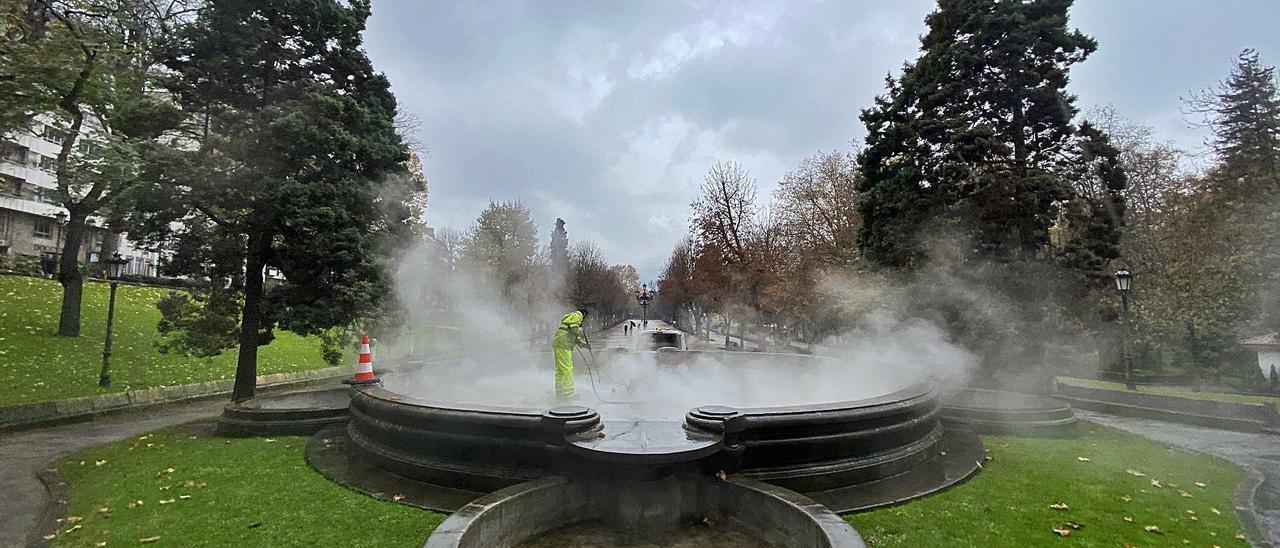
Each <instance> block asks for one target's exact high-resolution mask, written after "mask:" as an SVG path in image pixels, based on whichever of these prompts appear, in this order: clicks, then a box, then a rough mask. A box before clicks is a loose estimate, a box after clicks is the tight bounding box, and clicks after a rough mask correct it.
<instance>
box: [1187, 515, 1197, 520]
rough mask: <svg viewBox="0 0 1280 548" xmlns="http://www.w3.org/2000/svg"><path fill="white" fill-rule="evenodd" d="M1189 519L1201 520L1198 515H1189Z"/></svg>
mask: <svg viewBox="0 0 1280 548" xmlns="http://www.w3.org/2000/svg"><path fill="white" fill-rule="evenodd" d="M1187 519H1189V520H1191V521H1200V518H1199V517H1197V516H1187Z"/></svg>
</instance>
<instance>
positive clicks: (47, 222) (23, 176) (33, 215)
mask: <svg viewBox="0 0 1280 548" xmlns="http://www.w3.org/2000/svg"><path fill="white" fill-rule="evenodd" d="M86 127H87V131H88V132H92V131H94V129H95V128H94V127H92V124H86ZM65 135H66V133H65V131H64V130H62V129H59V128H58V127H57V126H56V125H54V124H53V123H52V120H51V119H49V118H46V117H37V118H36V120H35V121H34V122H33V123H32V125H31V127H30V128H29V129H28V130H26V131H20V132H15V133H13V134H9V135H4V136H3V137H2V138H0V255H3V256H13V255H26V256H32V257H39V256H42V255H45V254H59V253H61V252H62V245H63V243H64V241H63V235H64V225H65V223H66V219H67V210H66V209H65V208H63V207H62V206H61V205H58V203H57V200H56V198H55V196H56V190H57V186H58V185H57V182H56V179H55V176H54V166H55V164H56V158H57V156H58V151H59V150H60V149H61V141H62V139H63V137H64V136H65ZM79 142H80V143H81V145H80V146H82V147H87V146H93V145H92V144H91V143H89V141H88V140H81V141H79ZM89 224H90V226H89V229H88V231H87V232H88V233H87V234H86V236H85V239H84V243H83V245H82V246H81V248H80V256H79V260H80V262H97V261H98V260H99V259H100V254H101V253H102V247H103V243H104V241H105V239H106V238H108V237H109V235H108V233H107V231H106V230H105V229H104V228H102V221H101V219H99V218H96V217H90V218H89ZM118 250H119V253H120V255H121V256H122V257H125V258H126V259H128V260H129V264H128V265H126V268H125V272H126V273H128V274H143V275H148V276H155V275H157V272H156V267H157V265H158V264H159V261H160V254H159V253H156V252H154V251H151V250H146V249H142V248H140V247H138V246H136V245H135V244H133V243H132V242H130V241H129V239H128V238H127V235H126V237H122V238H121V240H120V245H119V249H118Z"/></svg>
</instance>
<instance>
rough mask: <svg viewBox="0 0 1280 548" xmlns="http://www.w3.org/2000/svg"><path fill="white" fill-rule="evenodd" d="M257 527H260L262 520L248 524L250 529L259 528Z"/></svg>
mask: <svg viewBox="0 0 1280 548" xmlns="http://www.w3.org/2000/svg"><path fill="white" fill-rule="evenodd" d="M259 527H262V522H261V521H255V522H253V523H250V524H249V528H250V529H257V528H259Z"/></svg>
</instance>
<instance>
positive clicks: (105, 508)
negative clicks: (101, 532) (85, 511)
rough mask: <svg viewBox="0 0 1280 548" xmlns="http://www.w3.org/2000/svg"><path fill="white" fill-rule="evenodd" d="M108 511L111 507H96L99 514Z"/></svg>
mask: <svg viewBox="0 0 1280 548" xmlns="http://www.w3.org/2000/svg"><path fill="white" fill-rule="evenodd" d="M110 511H111V509H110V508H107V507H106V506H103V507H102V508H99V509H98V513H99V514H105V513H107V512H110Z"/></svg>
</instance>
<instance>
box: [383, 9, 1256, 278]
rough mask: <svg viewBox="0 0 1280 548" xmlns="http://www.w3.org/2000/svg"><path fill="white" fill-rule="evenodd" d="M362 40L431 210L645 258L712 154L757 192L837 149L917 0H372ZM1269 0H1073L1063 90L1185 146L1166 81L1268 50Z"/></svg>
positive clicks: (853, 135)
mask: <svg viewBox="0 0 1280 548" xmlns="http://www.w3.org/2000/svg"><path fill="white" fill-rule="evenodd" d="M373 9H374V13H373V18H372V20H371V21H370V22H369V30H368V31H367V32H366V35H365V44H366V47H367V49H368V51H369V54H370V56H371V57H372V58H373V63H374V66H375V67H377V68H378V69H379V70H381V71H383V72H385V73H386V74H387V76H388V77H390V79H391V82H392V86H393V88H394V91H395V93H396V96H397V98H398V99H399V101H400V105H401V108H402V109H405V110H408V111H410V112H412V113H414V114H416V115H417V116H418V118H419V119H420V120H421V124H422V127H421V131H420V138H421V140H422V142H423V144H424V145H425V146H426V147H427V149H428V154H427V156H426V157H425V158H424V164H425V169H426V173H427V177H428V179H429V181H430V199H429V205H428V208H427V215H428V223H429V224H431V225H433V226H436V227H456V228H465V227H467V226H469V225H470V224H471V223H472V222H473V221H474V220H475V218H476V216H477V215H478V214H479V213H480V210H481V209H483V208H484V206H485V205H486V204H487V203H488V201H489V200H512V199H519V200H523V201H524V202H525V203H527V204H528V205H529V207H530V209H531V210H532V212H533V215H534V220H535V221H536V222H537V224H538V228H539V235H540V237H541V238H542V241H543V243H544V244H545V243H546V241H547V240H548V238H549V234H550V230H551V227H552V225H553V223H554V221H555V218H556V217H562V218H564V219H565V222H566V224H567V228H568V230H569V238H570V241H571V242H572V241H577V240H580V239H583V238H589V239H592V240H594V241H595V242H596V243H597V244H599V246H600V248H601V249H602V250H603V251H604V253H605V255H606V257H607V258H608V260H609V261H611V262H614V263H631V264H634V265H635V266H636V267H637V268H639V269H640V273H641V276H642V278H644V279H645V280H651V279H653V278H656V277H657V275H658V274H659V269H660V268H661V266H662V262H663V261H664V260H665V258H666V256H667V254H668V253H669V252H670V250H671V248H672V247H673V246H674V245H675V243H676V242H677V241H678V240H679V239H680V238H682V237H683V235H684V234H685V233H686V231H687V228H688V215H689V202H690V201H691V200H692V199H693V198H694V194H695V191H696V189H697V185H698V183H699V182H700V181H701V178H702V175H703V173H705V172H706V171H707V169H708V168H709V167H710V165H711V164H712V163H713V162H715V161H716V160H736V161H738V162H740V163H742V164H743V165H744V166H745V167H746V168H747V169H748V170H749V171H750V172H751V173H752V175H753V176H755V177H756V178H757V179H758V181H759V183H760V188H761V197H762V198H767V197H768V195H769V192H771V191H772V189H773V187H774V186H775V184H776V182H777V180H778V179H779V178H780V177H781V176H782V174H783V173H785V172H786V171H787V170H789V169H792V168H794V167H795V166H796V165H797V164H798V163H799V162H800V160H801V159H802V158H803V157H805V156H807V155H810V154H813V153H815V152H817V151H820V150H832V149H840V150H851V143H853V142H855V141H856V142H861V141H862V138H863V136H864V135H865V130H864V128H863V127H862V124H861V122H860V121H859V120H858V112H859V110H860V109H862V108H865V107H866V106H867V105H869V104H870V103H871V101H872V99H873V98H874V97H875V96H876V95H877V94H879V93H882V92H883V90H884V76H885V75H886V74H887V73H889V72H894V73H895V74H896V73H897V72H898V71H899V69H900V67H901V66H902V63H903V62H905V61H908V60H910V59H914V58H915V57H916V56H917V55H918V47H919V41H918V37H919V36H920V35H921V34H922V33H923V32H924V17H925V15H926V14H927V13H928V12H929V11H931V10H932V9H933V2H932V1H926V0H899V1H895V2H883V1H877V0H858V1H853V0H832V1H827V2H821V1H805V2H795V3H784V2H781V1H777V0H774V1H768V2H759V3H754V2H743V1H732V2H710V1H691V2H685V3H682V2H666V1H664V2H657V1H646V2H630V1H625V2H624V1H612V2H603V1H588V0H582V1H577V2H567V1H566V2H557V1H547V0H530V1H485V2H479V3H477V2H419V1H416V0H375V1H374V6H373ZM1278 21H1280V2H1277V1H1275V0H1223V1H1209V0H1077V2H1076V6H1075V7H1074V8H1073V11H1072V19H1071V24H1072V25H1073V26H1075V27H1077V28H1079V29H1081V30H1082V31H1084V32H1085V33H1087V34H1089V35H1092V36H1093V37H1095V38H1096V39H1097V40H1098V42H1099V48H1098V51H1097V52H1096V53H1094V54H1093V56H1091V57H1090V58H1089V59H1088V60H1087V61H1085V63H1084V64H1082V65H1079V66H1077V67H1076V68H1075V69H1074V70H1073V72H1072V75H1071V76H1072V82H1071V85H1070V90H1071V91H1072V92H1073V93H1075V94H1077V95H1078V97H1079V101H1078V105H1079V106H1080V107H1081V108H1088V107H1090V106H1094V105H1105V104H1112V105H1114V106H1115V107H1116V108H1117V109H1118V110H1119V111H1120V113H1121V114H1123V115H1125V116H1127V117H1129V118H1132V119H1134V120H1136V121H1138V122H1141V123H1144V124H1147V125H1150V126H1153V127H1155V128H1156V130H1157V132H1158V134H1159V135H1160V136H1162V137H1164V138H1165V139H1167V140H1172V141H1175V142H1177V143H1178V144H1180V145H1182V146H1184V147H1186V148H1189V149H1201V148H1202V146H1201V143H1202V141H1203V139H1204V135H1203V134H1202V133H1201V130H1197V129H1193V128H1190V127H1188V125H1187V123H1186V120H1185V117H1184V116H1183V115H1182V113H1181V112H1180V108H1181V101H1180V99H1179V98H1180V97H1184V96H1186V95H1187V93H1188V91H1192V90H1200V89H1202V88H1205V87H1207V86H1209V85H1211V84H1213V83H1214V82H1216V81H1218V80H1220V79H1222V78H1223V77H1224V76H1225V75H1226V74H1227V72H1228V70H1229V66H1230V62H1231V60H1232V59H1233V58H1234V57H1235V55H1236V54H1237V53H1239V51H1240V50H1241V49H1243V48H1246V47H1251V48H1255V49H1257V50H1258V51H1259V52H1260V53H1261V55H1262V59H1263V62H1264V63H1267V64H1269V65H1275V64H1280V33H1277V32H1276V23H1277V22H1278Z"/></svg>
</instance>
